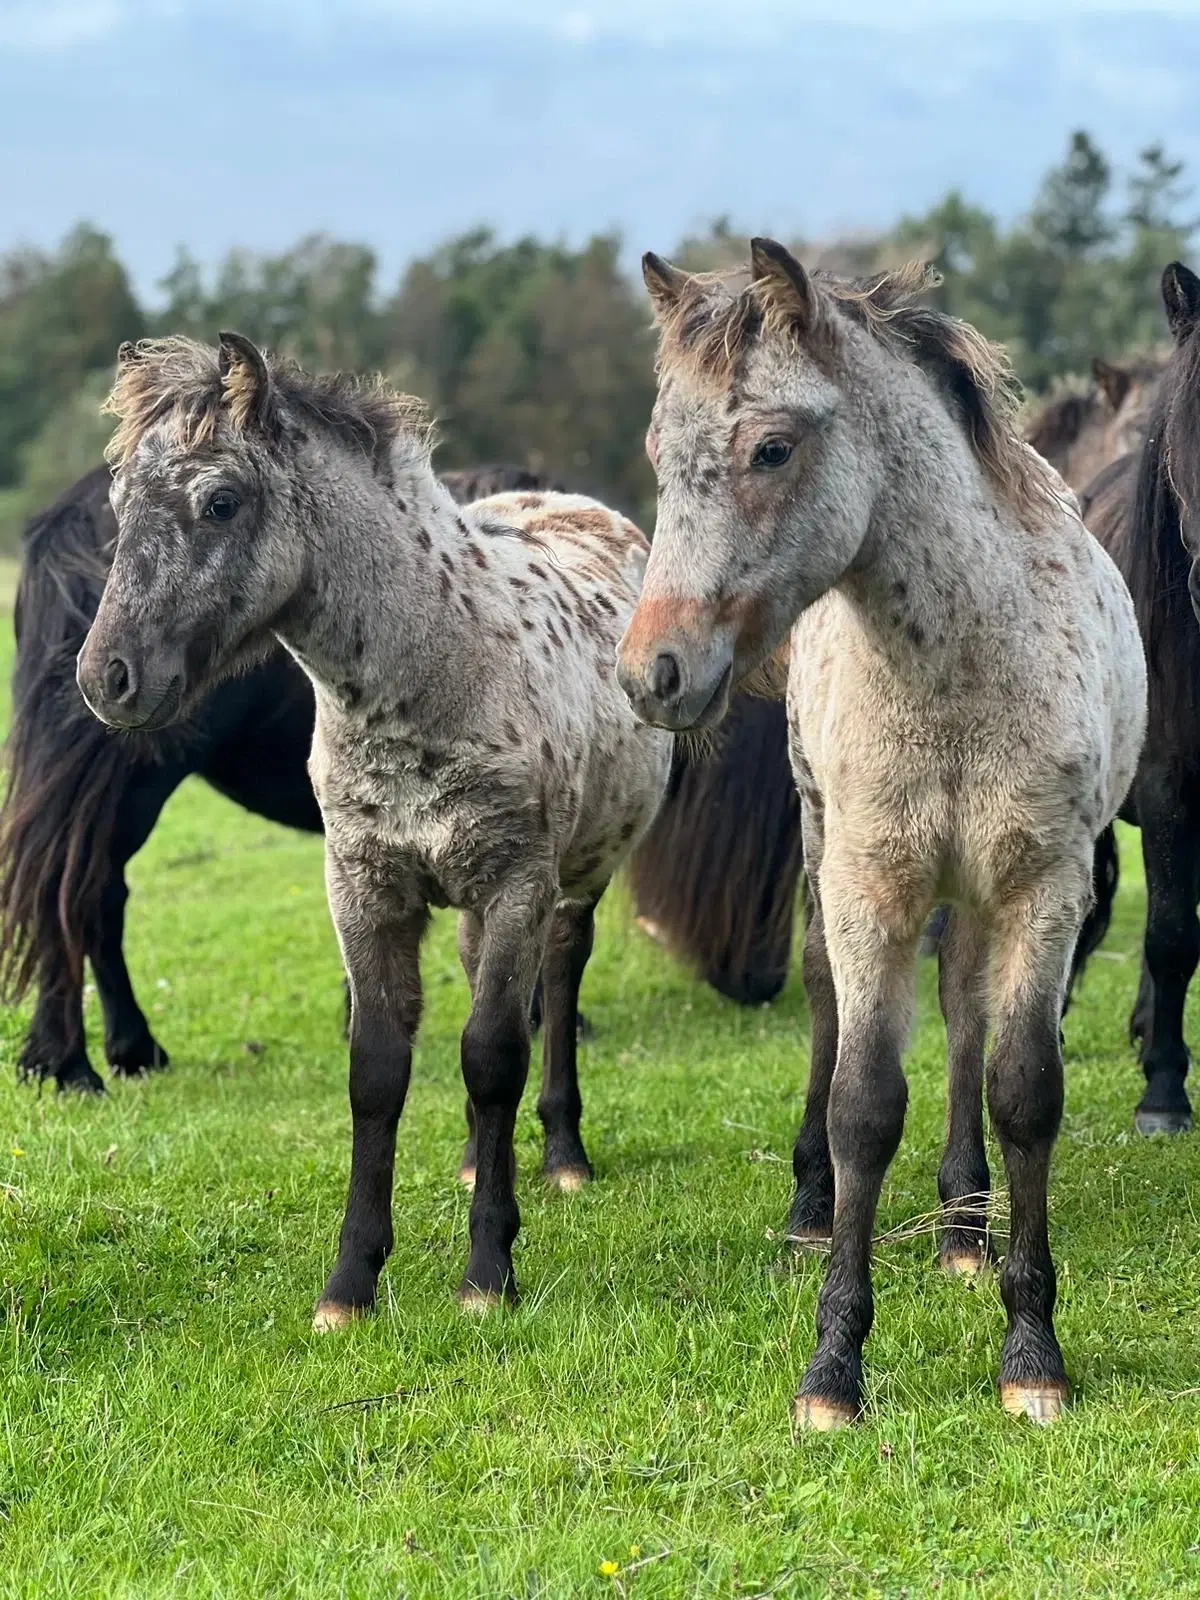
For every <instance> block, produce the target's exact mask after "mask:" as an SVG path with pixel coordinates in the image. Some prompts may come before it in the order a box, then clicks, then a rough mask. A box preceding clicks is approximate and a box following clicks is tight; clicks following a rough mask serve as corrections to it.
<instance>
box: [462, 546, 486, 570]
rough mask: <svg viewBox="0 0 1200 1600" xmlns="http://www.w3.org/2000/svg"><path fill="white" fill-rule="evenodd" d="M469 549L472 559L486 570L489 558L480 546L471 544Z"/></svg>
mask: <svg viewBox="0 0 1200 1600" xmlns="http://www.w3.org/2000/svg"><path fill="white" fill-rule="evenodd" d="M467 549H468V550H469V551H470V552H471V560H472V561H473V562H474V563H475V565H476V566H477V567H479V568H480V569H481V570H482V571H485V572H486V570H487V564H488V559H487V557H486V556H485V555H484V553H483V551H482V550H481V549H480V548H479V546H478V545H477V544H469V545H468V546H467Z"/></svg>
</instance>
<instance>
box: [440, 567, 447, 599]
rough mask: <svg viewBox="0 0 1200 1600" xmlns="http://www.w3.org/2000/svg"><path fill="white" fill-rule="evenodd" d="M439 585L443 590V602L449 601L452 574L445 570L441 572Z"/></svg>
mask: <svg viewBox="0 0 1200 1600" xmlns="http://www.w3.org/2000/svg"><path fill="white" fill-rule="evenodd" d="M438 584H439V586H440V588H441V591H442V599H443V600H449V598H450V574H449V573H448V572H446V571H444V570H443V571H442V572H439V573H438Z"/></svg>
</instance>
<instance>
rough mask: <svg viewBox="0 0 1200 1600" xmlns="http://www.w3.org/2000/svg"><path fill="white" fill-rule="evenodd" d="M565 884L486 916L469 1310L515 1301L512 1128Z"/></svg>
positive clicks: (468, 1039) (470, 1073)
mask: <svg viewBox="0 0 1200 1600" xmlns="http://www.w3.org/2000/svg"><path fill="white" fill-rule="evenodd" d="M556 894H557V885H556V883H555V881H554V879H553V877H552V876H551V875H550V874H547V875H546V876H545V877H544V878H540V879H532V880H531V879H525V880H523V881H522V882H521V883H519V884H514V885H510V886H506V888H504V889H502V890H501V891H500V892H499V893H498V894H497V895H496V897H495V899H494V900H493V901H492V902H491V904H490V905H489V906H488V907H487V908H486V910H485V911H484V912H483V913H482V917H481V922H482V929H481V933H480V937H479V941H478V947H477V950H476V951H475V982H474V986H473V994H472V1004H471V1015H470V1017H469V1018H468V1019H467V1026H466V1028H465V1029H464V1031H463V1037H462V1070H463V1080H464V1082H465V1083H466V1086H467V1093H468V1094H469V1095H470V1098H471V1112H472V1118H473V1135H474V1141H475V1193H474V1198H473V1199H472V1201H471V1222H470V1231H471V1254H470V1258H469V1259H468V1262H467V1270H466V1273H465V1274H464V1276H463V1280H462V1283H461V1284H460V1286H459V1291H458V1298H459V1302H460V1304H461V1305H462V1306H463V1307H464V1309H466V1310H484V1309H486V1308H487V1307H489V1306H492V1305H495V1304H498V1303H500V1302H501V1301H504V1300H508V1301H514V1300H515V1299H516V1292H517V1286H516V1278H515V1276H514V1274H513V1264H512V1246H513V1241H514V1240H515V1239H516V1236H517V1230H518V1228H519V1227H520V1224H521V1218H520V1213H519V1212H518V1210H517V1198H516V1194H515V1192H514V1185H513V1170H514V1159H513V1129H514V1127H515V1125H516V1120H517V1107H518V1106H519V1105H520V1103H521V1094H522V1092H523V1091H524V1088H525V1079H526V1077H527V1075H528V1072H529V1003H530V1001H531V999H532V997H533V986H534V984H535V983H536V982H537V975H538V969H539V967H540V965H541V961H542V954H543V951H544V949H545V945H546V936H547V933H548V932H549V927H550V918H551V914H552V912H553V909H554V901H555V898H556Z"/></svg>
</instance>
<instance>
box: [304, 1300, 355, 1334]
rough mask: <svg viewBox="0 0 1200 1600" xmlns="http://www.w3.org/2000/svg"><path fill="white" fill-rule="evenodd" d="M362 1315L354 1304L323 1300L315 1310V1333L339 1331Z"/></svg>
mask: <svg viewBox="0 0 1200 1600" xmlns="http://www.w3.org/2000/svg"><path fill="white" fill-rule="evenodd" d="M361 1315H362V1313H361V1312H360V1311H356V1310H355V1309H354V1307H353V1306H335V1305H333V1304H331V1303H329V1302H328V1301H322V1302H321V1304H320V1305H319V1306H318V1307H317V1309H316V1310H315V1311H314V1312H313V1324H312V1325H313V1332H314V1333H338V1332H340V1331H341V1329H342V1328H348V1327H349V1326H350V1324H351V1323H352V1322H355V1321H357V1320H358V1318H359V1317H360V1316H361Z"/></svg>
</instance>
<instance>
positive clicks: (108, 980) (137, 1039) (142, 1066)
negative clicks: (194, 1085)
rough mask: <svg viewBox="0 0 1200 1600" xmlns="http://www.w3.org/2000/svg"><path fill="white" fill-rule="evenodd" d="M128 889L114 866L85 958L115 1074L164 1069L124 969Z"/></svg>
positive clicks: (164, 1054) (161, 1051) (161, 1052)
mask: <svg viewBox="0 0 1200 1600" xmlns="http://www.w3.org/2000/svg"><path fill="white" fill-rule="evenodd" d="M128 895H129V891H128V890H127V889H126V887H125V878H124V872H123V870H122V869H121V868H118V869H117V870H116V871H115V872H114V873H113V875H112V877H111V878H110V879H109V881H108V883H107V884H106V885H105V889H104V893H103V896H102V898H101V902H100V921H99V925H98V927H97V930H96V937H95V939H94V941H92V942H90V943H89V948H88V956H89V958H90V959H91V963H92V971H93V973H94V974H95V977H96V988H97V990H98V991H99V994H100V1005H101V1008H102V1009H103V1012H104V1050H105V1054H106V1055H107V1057H108V1063H109V1066H111V1067H112V1068H113V1070H114V1071H115V1072H118V1073H122V1074H124V1075H126V1076H136V1075H137V1074H138V1073H141V1072H150V1071H154V1070H155V1069H157V1068H159V1067H165V1066H166V1065H167V1060H168V1057H167V1052H166V1051H165V1050H164V1049H163V1048H162V1046H161V1045H159V1044H158V1043H157V1041H156V1040H155V1038H154V1036H153V1035H152V1034H151V1032H150V1027H149V1024H148V1023H147V1021H146V1018H145V1016H144V1015H143V1013H142V1009H141V1007H140V1006H139V1005H138V1003H137V999H136V997H135V996H134V992H133V984H132V983H131V982H130V979H129V969H128V967H126V965H125V954H124V949H123V941H124V938H125V902H126V900H127V899H128Z"/></svg>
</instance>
